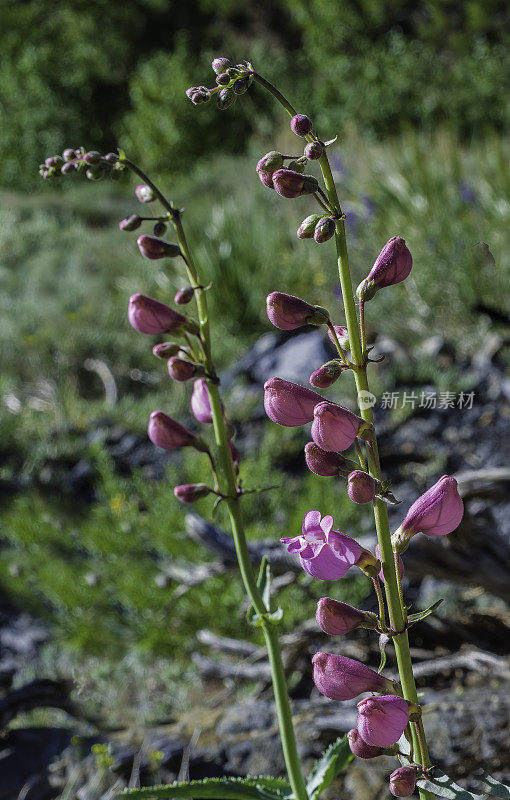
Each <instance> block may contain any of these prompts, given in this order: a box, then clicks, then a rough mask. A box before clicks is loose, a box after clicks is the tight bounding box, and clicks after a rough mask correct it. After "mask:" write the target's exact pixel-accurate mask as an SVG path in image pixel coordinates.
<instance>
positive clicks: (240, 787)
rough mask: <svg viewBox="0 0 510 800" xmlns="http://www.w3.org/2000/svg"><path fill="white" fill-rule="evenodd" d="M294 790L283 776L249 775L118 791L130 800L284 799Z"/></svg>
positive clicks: (119, 796) (120, 795)
mask: <svg viewBox="0 0 510 800" xmlns="http://www.w3.org/2000/svg"><path fill="white" fill-rule="evenodd" d="M291 794H292V790H291V788H290V786H289V784H288V783H287V782H286V781H284V780H282V779H281V778H272V777H266V776H257V777H254V778H252V777H248V778H205V779H204V780H201V781H190V783H172V784H169V785H168V786H149V787H147V788H144V789H126V790H125V791H124V792H121V793H120V794H118V795H117V797H118V798H123V797H127V798H128V799H129V800H158V798H161V800H169V799H170V798H174V800H181V799H182V800H186V798H193V800H202V799H203V800H208V799H209V800H283V798H289V797H290V796H291Z"/></svg>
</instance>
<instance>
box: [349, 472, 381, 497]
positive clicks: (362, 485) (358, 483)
mask: <svg viewBox="0 0 510 800" xmlns="http://www.w3.org/2000/svg"><path fill="white" fill-rule="evenodd" d="M347 494H348V495H349V497H350V498H351V500H352V502H353V503H360V504H362V503H370V501H371V500H373V499H374V497H375V481H374V479H373V478H372V476H371V475H369V474H368V472H363V471H362V470H360V469H356V470H354V472H351V474H350V475H349V477H348V478H347Z"/></svg>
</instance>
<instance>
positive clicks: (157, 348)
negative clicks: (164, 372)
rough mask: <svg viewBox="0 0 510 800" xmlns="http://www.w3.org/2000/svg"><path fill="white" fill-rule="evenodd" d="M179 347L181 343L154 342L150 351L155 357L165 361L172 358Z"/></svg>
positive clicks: (179, 349)
mask: <svg viewBox="0 0 510 800" xmlns="http://www.w3.org/2000/svg"><path fill="white" fill-rule="evenodd" d="M181 349H182V348H181V345H180V344H177V342H162V343H161V344H155V345H154V347H153V348H152V352H153V353H154V355H155V356H156V358H161V359H162V360H164V361H167V360H168V359H169V358H172V356H176V355H177V353H179V352H180V351H181Z"/></svg>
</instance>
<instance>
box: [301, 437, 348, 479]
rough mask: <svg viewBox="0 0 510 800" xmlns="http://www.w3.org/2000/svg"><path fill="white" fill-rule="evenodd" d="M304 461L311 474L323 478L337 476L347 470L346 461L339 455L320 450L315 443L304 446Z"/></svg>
mask: <svg viewBox="0 0 510 800" xmlns="http://www.w3.org/2000/svg"><path fill="white" fill-rule="evenodd" d="M305 460H306V466H307V467H308V469H309V470H310V471H311V472H314V473H315V474H316V475H322V476H324V477H331V476H332V475H339V474H340V472H341V471H342V470H345V469H348V462H347V459H345V458H344V457H343V456H341V455H340V453H331V452H328V451H327V450H322V449H321V448H320V447H318V445H316V444H315V442H307V444H305ZM350 463H353V462H349V464H350Z"/></svg>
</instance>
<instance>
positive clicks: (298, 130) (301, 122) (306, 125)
mask: <svg viewBox="0 0 510 800" xmlns="http://www.w3.org/2000/svg"><path fill="white" fill-rule="evenodd" d="M312 127H313V126H312V121H311V119H309V117H307V116H306V114H295V115H294V116H293V117H292V119H291V121H290V129H291V131H292V133H295V134H296V136H308V134H309V133H310V131H311V130H312Z"/></svg>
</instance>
